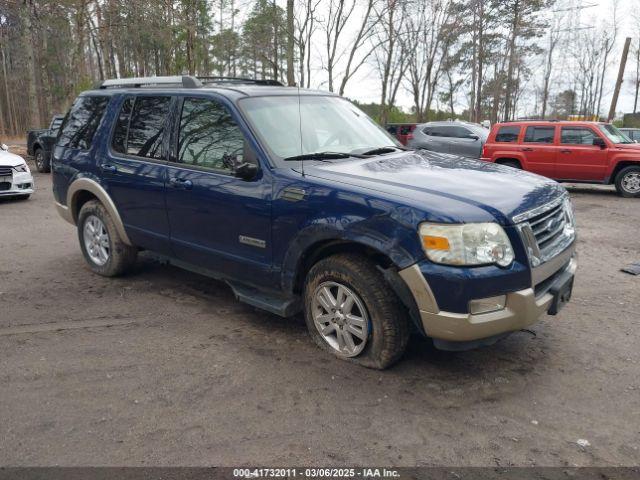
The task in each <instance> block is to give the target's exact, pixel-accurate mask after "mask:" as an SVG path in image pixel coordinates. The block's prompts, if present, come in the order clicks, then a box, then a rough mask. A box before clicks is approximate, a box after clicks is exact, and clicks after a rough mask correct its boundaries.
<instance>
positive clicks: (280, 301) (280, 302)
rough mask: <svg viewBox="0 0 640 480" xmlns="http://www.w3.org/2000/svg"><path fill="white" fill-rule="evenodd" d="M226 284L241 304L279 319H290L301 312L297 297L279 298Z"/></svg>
mask: <svg viewBox="0 0 640 480" xmlns="http://www.w3.org/2000/svg"><path fill="white" fill-rule="evenodd" d="M227 284H228V285H229V286H230V287H231V290H233V294H234V295H235V296H236V298H237V299H238V300H240V301H241V302H243V303H247V304H249V305H251V306H253V307H257V308H259V309H261V310H266V311H268V312H271V313H274V314H276V315H280V316H281V317H292V316H293V315H295V314H297V313H299V312H300V311H301V310H302V304H301V301H300V297H298V296H295V297H280V296H278V295H274V294H271V293H268V292H263V291H261V290H258V289H256V288H253V287H250V286H248V285H244V284H240V283H235V282H231V281H227Z"/></svg>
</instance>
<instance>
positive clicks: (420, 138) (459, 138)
mask: <svg viewBox="0 0 640 480" xmlns="http://www.w3.org/2000/svg"><path fill="white" fill-rule="evenodd" d="M488 136H489V130H488V129H487V128H484V127H483V126H481V125H478V124H475V123H466V122H458V121H448V122H429V123H423V124H420V125H418V126H417V127H416V129H415V130H414V131H413V139H411V140H409V142H408V143H407V146H408V147H409V148H416V149H423V150H431V151H433V152H442V153H451V154H454V155H461V156H463V157H471V158H480V153H481V152H482V146H483V145H484V142H486V141H487V137H488Z"/></svg>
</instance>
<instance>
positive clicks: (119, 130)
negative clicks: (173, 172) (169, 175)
mask: <svg viewBox="0 0 640 480" xmlns="http://www.w3.org/2000/svg"><path fill="white" fill-rule="evenodd" d="M170 104H171V97H147V96H141V97H129V98H127V99H126V100H125V101H124V103H123V104H122V108H121V109H120V114H119V115H118V119H117V121H116V127H115V130H114V132H113V141H112V147H113V149H114V150H115V151H116V152H119V153H125V154H127V155H134V156H136V157H144V158H153V159H162V158H163V151H162V143H163V140H164V132H165V129H166V121H167V115H168V113H169V105H170Z"/></svg>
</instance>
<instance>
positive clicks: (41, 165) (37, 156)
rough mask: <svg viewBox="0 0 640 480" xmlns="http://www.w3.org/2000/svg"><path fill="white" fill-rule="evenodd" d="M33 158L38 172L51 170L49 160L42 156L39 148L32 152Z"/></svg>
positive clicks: (42, 153)
mask: <svg viewBox="0 0 640 480" xmlns="http://www.w3.org/2000/svg"><path fill="white" fill-rule="evenodd" d="M33 158H34V161H35V164H36V170H38V172H40V173H49V172H50V171H51V167H50V165H49V162H48V161H47V160H46V159H45V158H44V152H43V151H42V149H41V148H36V150H35V152H33Z"/></svg>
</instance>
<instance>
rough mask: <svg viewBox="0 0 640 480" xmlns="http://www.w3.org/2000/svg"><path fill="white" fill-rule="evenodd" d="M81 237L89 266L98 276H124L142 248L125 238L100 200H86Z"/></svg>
mask: <svg viewBox="0 0 640 480" xmlns="http://www.w3.org/2000/svg"><path fill="white" fill-rule="evenodd" d="M78 239H79V240H80V249H81V250H82V254H83V255H84V258H85V260H86V261H87V263H88V264H89V268H91V270H92V271H94V272H95V273H97V274H98V275H102V276H104V277H115V276H118V275H122V274H123V273H125V272H126V271H127V270H129V269H130V268H131V267H132V266H133V264H134V263H135V261H136V256H137V254H138V250H137V249H136V248H135V247H132V246H130V245H127V244H126V243H124V242H123V241H122V238H121V237H120V235H119V234H118V231H117V229H116V226H115V223H114V222H113V219H112V218H111V216H110V215H109V213H108V212H107V210H106V209H105V208H104V206H103V205H102V204H101V203H100V202H98V201H97V200H91V201H89V202H87V203H85V204H84V205H83V206H82V208H81V209H80V213H79V215H78Z"/></svg>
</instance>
